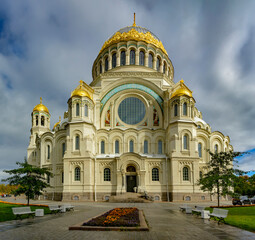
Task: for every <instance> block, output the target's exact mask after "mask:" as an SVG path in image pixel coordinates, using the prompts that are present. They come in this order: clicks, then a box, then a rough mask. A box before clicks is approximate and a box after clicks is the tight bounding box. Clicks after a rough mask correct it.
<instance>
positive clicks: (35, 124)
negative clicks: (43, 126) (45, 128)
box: [35, 115, 39, 126]
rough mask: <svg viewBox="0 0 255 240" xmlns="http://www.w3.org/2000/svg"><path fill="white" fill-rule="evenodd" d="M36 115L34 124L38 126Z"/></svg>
mask: <svg viewBox="0 0 255 240" xmlns="http://www.w3.org/2000/svg"><path fill="white" fill-rule="evenodd" d="M38 118H39V117H38V115H36V116H35V125H36V126H38Z"/></svg>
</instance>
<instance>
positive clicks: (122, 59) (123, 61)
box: [120, 51, 126, 66]
mask: <svg viewBox="0 0 255 240" xmlns="http://www.w3.org/2000/svg"><path fill="white" fill-rule="evenodd" d="M124 65H126V52H125V51H121V53H120V66H124Z"/></svg>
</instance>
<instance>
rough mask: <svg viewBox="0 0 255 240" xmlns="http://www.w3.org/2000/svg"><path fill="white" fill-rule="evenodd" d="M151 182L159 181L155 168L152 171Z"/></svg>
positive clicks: (157, 171)
mask: <svg viewBox="0 0 255 240" xmlns="http://www.w3.org/2000/svg"><path fill="white" fill-rule="evenodd" d="M152 181H159V170H158V169H157V168H153V169H152Z"/></svg>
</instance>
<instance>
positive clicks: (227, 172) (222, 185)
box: [198, 151, 245, 207]
mask: <svg viewBox="0 0 255 240" xmlns="http://www.w3.org/2000/svg"><path fill="white" fill-rule="evenodd" d="M209 154H210V156H211V160H210V162H209V171H208V172H207V173H206V174H204V175H203V176H202V177H201V178H200V179H199V181H198V184H199V185H201V190H203V191H204V192H205V191H208V192H210V193H211V194H214V193H216V194H217V202H218V207H219V206H220V196H226V195H232V194H233V192H232V190H233V187H234V182H235V180H236V178H237V175H236V174H238V175H240V174H241V173H243V171H241V170H237V169H234V168H233V163H235V162H237V161H236V160H235V159H234V158H235V157H237V156H241V155H243V154H245V153H244V152H232V151H230V152H219V153H212V152H210V151H209Z"/></svg>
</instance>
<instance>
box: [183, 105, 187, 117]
mask: <svg viewBox="0 0 255 240" xmlns="http://www.w3.org/2000/svg"><path fill="white" fill-rule="evenodd" d="M182 107H183V109H182V110H183V111H182V113H183V115H184V116H187V103H186V102H185V103H183V105H182Z"/></svg>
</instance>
